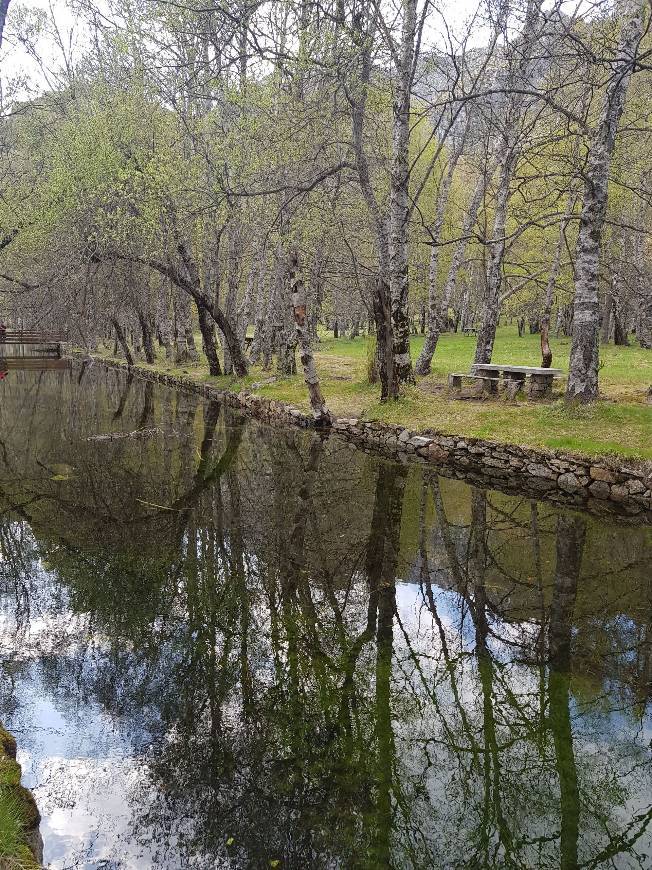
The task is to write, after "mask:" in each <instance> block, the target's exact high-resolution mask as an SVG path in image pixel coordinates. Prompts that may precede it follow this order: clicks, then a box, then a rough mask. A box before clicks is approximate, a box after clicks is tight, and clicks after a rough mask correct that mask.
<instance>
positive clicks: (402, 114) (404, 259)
mask: <svg viewBox="0 0 652 870" xmlns="http://www.w3.org/2000/svg"><path fill="white" fill-rule="evenodd" d="M416 31H417V2H416V0H403V23H402V27H401V46H400V49H399V64H398V69H397V78H398V82H397V85H396V91H395V95H394V121H393V125H394V129H393V136H392V171H391V185H390V204H389V286H390V295H391V300H392V325H393V332H394V335H393V354H394V366H393V368H394V372H393V375H394V380H395V381H396V386H395V388H394V389H393V390H392V395H394V393H397V392H398V384H401V383H409V382H411V381H414V372H413V370H412V358H411V356H410V320H409V312H408V300H409V286H408V221H409V214H410V195H409V184H410V156H409V147H410V96H411V90H412V77H413V68H414V56H415V38H416Z"/></svg>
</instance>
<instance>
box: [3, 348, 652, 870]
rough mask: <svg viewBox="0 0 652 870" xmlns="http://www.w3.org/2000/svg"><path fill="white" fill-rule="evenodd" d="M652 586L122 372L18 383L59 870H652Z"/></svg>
mask: <svg viewBox="0 0 652 870" xmlns="http://www.w3.org/2000/svg"><path fill="white" fill-rule="evenodd" d="M143 427H144V428H148V429H151V428H156V429H158V430H159V431H158V432H157V433H155V434H153V435H151V436H150V437H147V438H136V437H131V438H124V439H120V440H114V441H97V440H92V436H94V435H97V434H98V433H107V432H120V431H122V432H132V431H133V430H136V429H138V428H143ZM89 437H90V438H91V440H88V439H89ZM651 556H652V532H651V530H650V528H649V527H647V528H646V527H642V526H638V527H637V526H635V525H631V524H629V525H628V524H623V523H620V522H618V521H617V520H614V519H611V520H599V519H596V518H594V517H589V516H585V515H583V514H581V513H573V512H568V511H558V510H556V509H555V508H553V507H552V506H551V505H550V504H546V503H537V502H536V501H532V500H529V499H526V498H518V497H514V496H507V495H504V494H501V493H497V492H492V491H490V490H487V491H485V490H481V489H478V488H472V487H469V486H467V485H466V484H464V483H462V482H459V481H451V480H448V479H445V478H438V477H436V476H435V475H432V474H431V473H428V472H426V471H425V469H423V468H422V467H421V466H414V467H412V466H410V467H405V466H402V465H400V464H392V463H388V462H385V461H382V460H380V459H379V458H377V457H373V456H370V455H368V454H365V453H363V452H361V451H359V450H357V449H354V448H352V447H351V446H349V445H347V444H346V443H344V442H343V441H340V440H338V439H337V438H335V437H332V438H330V439H328V440H325V441H322V440H321V439H320V438H318V437H317V436H312V435H310V434H307V433H302V432H295V431H284V430H280V429H272V428H269V427H266V426H263V425H261V424H258V423H255V422H253V421H246V420H244V419H243V418H241V417H238V416H236V415H235V414H234V413H233V412H232V411H229V410H228V409H223V408H221V407H220V406H219V405H218V404H216V403H203V402H202V401H201V400H200V399H199V398H198V397H196V396H192V395H186V394H182V393H176V392H172V391H167V390H164V389H159V388H156V387H154V386H153V385H152V384H145V383H143V382H142V381H139V380H137V379H133V380H128V379H127V378H126V377H125V375H124V374H123V373H119V372H114V371H111V372H107V371H105V370H103V369H101V368H100V367H99V366H98V365H94V366H91V367H89V368H86V369H82V368H79V367H75V368H73V369H71V370H70V371H45V372H40V371H29V372H25V371H13V370H12V371H11V372H10V376H9V377H7V378H6V379H5V380H4V381H3V382H2V383H1V384H0V596H1V597H0V661H1V665H2V673H1V675H0V676H1V682H0V720H3V721H4V722H5V724H6V725H7V727H9V728H10V729H11V730H12V731H13V732H14V733H15V734H16V736H17V738H18V742H19V746H20V757H19V760H20V761H21V763H22V764H23V768H24V772H25V781H26V784H27V785H29V786H30V787H31V788H32V789H33V790H34V794H35V797H36V800H37V802H38V805H39V808H40V811H41V813H42V816H43V822H42V827H41V830H42V834H43V838H44V842H45V862H46V865H48V866H50V867H53V868H73V867H75V868H79V867H83V868H185V867H188V868H209V867H211V868H213V867H220V868H249V867H251V868H258V867H260V868H270V867H277V868H312V867H315V868H383V867H394V868H433V867H435V868H439V867H441V868H484V867H525V868H532V867H534V868H536V867H545V868H548V867H560V868H572V867H576V866H582V867H618V868H620V867H623V868H629V867H632V868H633V867H651V866H652V750H651V745H650V741H651V739H652V728H651V726H652V717H651V715H650V713H651V704H650V701H651V697H652V634H651V632H652V570H651Z"/></svg>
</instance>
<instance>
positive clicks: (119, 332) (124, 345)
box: [111, 317, 134, 368]
mask: <svg viewBox="0 0 652 870" xmlns="http://www.w3.org/2000/svg"><path fill="white" fill-rule="evenodd" d="M111 323H112V324H113V328H114V329H115V334H116V338H117V339H118V344H119V345H120V347H121V349H122V353H123V354H124V358H125V360H126V361H127V365H128V366H129V367H130V368H131V366H133V364H134V358H133V355H132V353H131V348H130V347H129V342H128V341H127V336H126V334H125V331H124V329H123V328H122V324H121V323H120V321H119V320H118V318H117V317H112V318H111Z"/></svg>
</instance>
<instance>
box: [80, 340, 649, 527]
mask: <svg viewBox="0 0 652 870" xmlns="http://www.w3.org/2000/svg"><path fill="white" fill-rule="evenodd" d="M75 356H76V355H75ZM94 359H95V360H97V361H98V362H101V363H103V364H104V365H106V366H108V367H109V368H117V369H127V365H126V363H124V362H122V361H120V360H112V359H106V358H104V357H94ZM131 371H132V372H133V373H134V374H135V375H138V377H141V378H144V379H145V380H150V381H155V382H157V383H161V384H166V385H168V386H173V387H177V388H180V389H183V390H189V391H191V392H194V393H199V394H200V395H201V396H204V397H205V398H208V399H215V400H218V401H220V402H223V403H224V404H226V405H230V406H232V407H237V408H242V409H244V410H246V411H247V412H248V413H250V414H251V415H252V416H254V417H257V418H259V419H262V420H265V421H267V422H269V423H281V424H289V425H293V426H301V427H303V428H310V427H312V425H313V419H312V416H311V415H310V414H307V413H305V412H304V411H301V410H300V409H299V408H295V407H293V406H291V405H289V404H287V403H285V402H280V401H277V400H275V399H266V398H264V397H262V396H256V395H254V394H253V393H250V392H248V391H246V390H243V391H241V392H240V393H234V392H232V391H230V390H222V389H219V388H217V387H214V386H211V385H210V384H206V383H197V382H196V381H193V380H192V379H190V378H184V377H179V376H176V375H169V374H165V373H163V372H157V371H154V370H152V369H148V368H144V367H141V366H132V368H131ZM333 431H334V433H335V434H336V435H338V436H340V437H343V438H345V439H347V440H348V441H351V442H354V443H356V444H358V445H359V446H361V447H362V448H363V449H366V448H369V449H371V450H373V451H374V452H380V453H383V454H384V455H386V456H389V457H392V458H394V459H399V460H401V461H410V460H412V461H417V462H423V463H426V464H428V465H432V466H433V470H436V471H437V473H439V474H443V475H444V476H447V477H457V478H459V479H462V480H466V481H468V482H471V483H477V484H478V485H480V486H488V487H491V488H492V489H499V490H502V491H504V492H514V491H516V492H520V493H525V494H527V495H532V496H533V497H535V498H542V497H543V498H545V499H548V500H551V501H556V502H561V503H563V504H570V505H576V506H577V507H581V508H584V509H588V510H590V511H591V512H592V513H598V514H601V513H609V514H612V513H616V514H621V515H624V516H631V517H637V519H638V520H639V521H640V520H643V521H644V522H650V523H652V462H649V461H644V460H641V461H636V460H629V461H628V460H625V459H619V458H618V457H588V456H579V455H575V454H571V453H565V452H562V451H559V450H543V449H535V448H531V447H520V446H519V445H516V444H503V443H500V442H495V441H485V440H483V439H481V438H468V437H459V436H455V435H446V434H442V433H439V432H422V433H418V434H417V433H415V432H411V431H410V430H408V429H406V428H405V427H403V426H391V425H387V424H385V423H367V422H364V421H362V420H357V419H338V420H336V421H335V422H334V423H333Z"/></svg>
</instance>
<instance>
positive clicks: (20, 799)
mask: <svg viewBox="0 0 652 870" xmlns="http://www.w3.org/2000/svg"><path fill="white" fill-rule="evenodd" d="M21 776H22V770H21V767H20V764H18V762H17V761H16V740H15V739H14V737H13V735H12V734H10V733H9V732H8V731H5V729H4V728H3V727H2V725H0V801H11V804H12V805H13V806H14V807H15V809H16V812H17V814H18V818H19V821H20V823H21V824H22V829H23V832H22V840H23V844H22V845H21V846H19V849H18V852H17V853H16V854H13V855H7V856H5V860H6V862H7V863H6V866H7V867H21V868H23V870H32V868H34V870H38V868H39V867H40V866H41V862H42V860H43V840H42V839H41V833H40V831H39V825H40V823H41V816H40V813H39V811H38V808H37V806H36V802H35V800H34V796H33V795H32V793H31V791H29V789H26V788H25V786H23V785H21V782H20V780H21ZM0 865H1V866H5V865H4V864H2V861H1V860H0Z"/></svg>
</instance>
